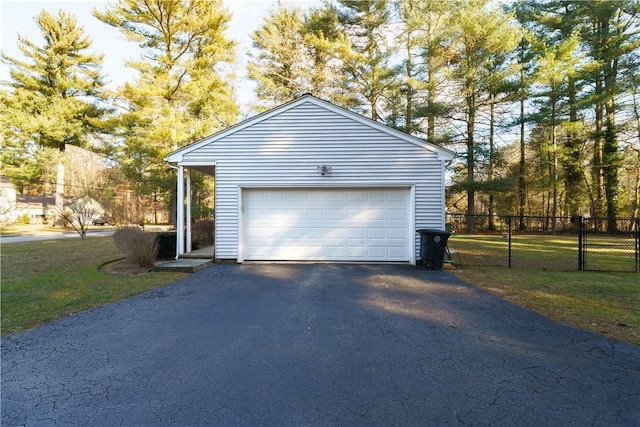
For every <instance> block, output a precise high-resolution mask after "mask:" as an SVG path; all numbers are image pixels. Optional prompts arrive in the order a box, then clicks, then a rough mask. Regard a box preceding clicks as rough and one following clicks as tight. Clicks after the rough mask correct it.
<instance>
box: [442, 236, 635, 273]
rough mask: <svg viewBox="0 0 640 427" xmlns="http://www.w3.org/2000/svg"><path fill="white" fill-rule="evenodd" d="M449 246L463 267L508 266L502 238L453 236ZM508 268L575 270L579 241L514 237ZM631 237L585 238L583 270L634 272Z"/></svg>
mask: <svg viewBox="0 0 640 427" xmlns="http://www.w3.org/2000/svg"><path fill="white" fill-rule="evenodd" d="M448 246H449V248H450V249H453V250H455V252H456V254H455V257H456V258H455V260H456V262H457V263H458V264H460V265H462V266H481V265H484V266H487V265H490V266H498V267H508V266H509V258H508V253H509V252H508V251H509V241H508V239H507V238H503V237H502V236H501V235H456V236H452V237H451V238H449V242H448ZM511 256H512V257H511V266H512V267H518V268H541V269H547V270H574V271H575V270H577V269H578V237H577V236H575V235H573V236H571V235H556V236H550V235H513V236H512V239H511ZM635 263H636V260H635V251H634V240H633V238H631V237H624V236H622V237H621V236H607V235H602V236H599V235H595V236H594V235H587V245H586V251H585V267H586V269H587V270H591V271H630V272H633V271H634V270H635Z"/></svg>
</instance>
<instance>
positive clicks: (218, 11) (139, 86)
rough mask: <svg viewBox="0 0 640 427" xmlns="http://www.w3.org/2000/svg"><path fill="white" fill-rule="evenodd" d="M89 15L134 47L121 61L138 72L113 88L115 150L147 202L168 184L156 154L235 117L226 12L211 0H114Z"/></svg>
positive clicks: (171, 176) (165, 170)
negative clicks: (119, 109)
mask: <svg viewBox="0 0 640 427" xmlns="http://www.w3.org/2000/svg"><path fill="white" fill-rule="evenodd" d="M94 15H95V16H96V17H97V18H98V19H100V20H101V21H103V22H105V23H107V24H109V25H112V26H113V27H116V28H118V29H119V30H120V31H121V32H122V33H123V34H124V35H125V36H126V37H127V38H128V39H129V40H131V41H135V42H137V43H138V44H139V46H140V48H141V49H142V55H141V59H140V60H138V61H131V62H129V63H128V65H129V66H130V67H133V68H135V69H136V70H137V71H138V76H137V77H136V79H135V81H133V82H128V83H126V84H125V85H124V86H123V87H122V88H120V90H119V97H120V98H121V100H122V101H123V102H124V105H123V108H124V112H123V113H122V114H121V116H120V118H121V120H120V128H121V131H122V136H123V137H124V147H122V149H121V150H120V153H119V155H120V160H121V164H122V167H123V171H124V172H125V174H126V175H127V177H128V178H129V179H130V180H132V181H133V182H135V184H136V186H137V189H138V190H139V191H140V192H142V193H143V194H147V195H153V197H154V200H155V199H156V198H157V196H158V194H160V195H162V196H166V195H167V194H168V193H169V192H171V191H172V190H173V188H175V187H174V183H175V174H174V173H172V172H171V171H170V169H169V168H168V167H167V165H166V162H164V161H163V159H164V157H165V156H166V155H167V154H168V153H169V152H171V151H173V150H176V149H178V148H180V147H182V146H184V145H186V144H188V143H190V142H193V141H195V140H197V139H199V138H202V137H204V136H206V135H208V134H211V133H212V132H214V131H217V130H219V129H222V128H224V127H226V126H229V125H230V124H232V123H234V122H235V120H236V118H237V114H238V108H237V105H236V103H235V101H234V99H233V87H232V83H231V80H232V76H231V73H230V72H229V71H228V69H229V68H230V64H231V63H232V62H233V61H234V59H235V56H234V51H235V45H234V44H233V42H231V41H229V40H228V39H227V38H226V37H225V35H224V32H225V30H226V29H227V25H228V23H229V20H230V19H231V17H230V14H229V13H228V12H227V11H226V9H224V8H223V6H222V4H221V2H220V1H212V0H165V1H158V2H148V1H144V0H120V1H119V2H117V3H116V4H113V5H110V6H108V8H107V10H106V11H105V12H100V11H97V10H94ZM165 201H166V202H167V203H168V202H169V199H167V198H166V199H165Z"/></svg>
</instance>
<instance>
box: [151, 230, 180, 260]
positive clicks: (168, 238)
mask: <svg viewBox="0 0 640 427" xmlns="http://www.w3.org/2000/svg"><path fill="white" fill-rule="evenodd" d="M176 239H177V237H176V232H175V231H165V232H162V233H156V242H157V244H158V258H173V257H175V256H176Z"/></svg>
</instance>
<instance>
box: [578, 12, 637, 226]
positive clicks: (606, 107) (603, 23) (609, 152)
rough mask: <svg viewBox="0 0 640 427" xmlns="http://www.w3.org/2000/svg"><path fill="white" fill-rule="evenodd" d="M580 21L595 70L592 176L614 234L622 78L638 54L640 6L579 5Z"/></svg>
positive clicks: (619, 159) (616, 208)
mask: <svg viewBox="0 0 640 427" xmlns="http://www.w3.org/2000/svg"><path fill="white" fill-rule="evenodd" d="M576 8H577V13H579V15H580V17H581V18H582V29H583V31H582V38H583V40H584V42H585V44H586V46H587V47H588V49H589V55H590V56H591V58H592V59H593V61H594V64H595V65H596V66H595V67H594V68H595V69H594V71H593V73H592V81H593V82H594V86H595V92H594V101H595V111H596V135H595V138H594V140H595V147H594V176H595V179H596V185H597V186H598V188H601V187H602V188H603V189H604V198H605V204H606V216H607V217H608V218H609V221H608V231H615V229H616V221H615V219H616V217H617V215H618V195H619V190H620V189H619V177H618V174H619V170H620V167H621V153H620V141H619V133H620V128H619V126H618V123H617V115H618V113H619V111H620V108H621V107H620V104H619V103H618V102H617V98H618V97H619V96H620V95H621V93H622V92H623V87H624V86H623V85H621V84H620V82H619V76H620V75H621V74H622V73H623V71H624V70H623V66H624V64H627V63H628V62H626V61H625V58H627V57H628V56H629V55H630V54H632V53H633V52H635V51H636V50H637V49H638V48H640V28H639V25H638V16H640V4H639V3H638V2H637V1H635V0H612V1H603V0H594V1H590V2H576ZM597 213H599V212H597Z"/></svg>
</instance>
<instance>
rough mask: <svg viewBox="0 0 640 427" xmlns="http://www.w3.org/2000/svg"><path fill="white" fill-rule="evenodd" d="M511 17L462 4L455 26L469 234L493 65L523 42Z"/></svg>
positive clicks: (471, 1)
mask: <svg viewBox="0 0 640 427" xmlns="http://www.w3.org/2000/svg"><path fill="white" fill-rule="evenodd" d="M513 20H514V16H513V15H512V14H504V13H503V12H502V11H500V10H499V9H490V8H489V2H488V1H487V0H461V1H460V2H459V4H458V8H457V10H456V12H455V13H454V14H453V20H452V22H455V23H456V31H457V34H456V35H455V38H454V44H453V50H454V58H453V59H452V61H451V62H452V67H453V68H452V77H453V79H454V81H455V82H457V86H458V87H459V96H460V98H461V99H462V102H461V114H462V120H463V121H464V122H465V124H466V130H465V145H466V191H467V214H468V216H467V231H468V232H469V233H473V232H474V231H475V227H474V221H473V217H472V215H474V214H475V213H476V212H475V196H476V188H477V187H478V183H477V182H476V178H475V172H476V167H477V164H476V163H477V162H476V151H478V149H479V147H478V146H477V141H476V132H477V129H476V125H477V119H478V114H479V113H480V111H481V109H482V108H483V107H485V106H487V105H489V103H490V102H489V94H490V92H491V85H492V82H493V74H492V73H493V72H495V71H496V70H495V67H494V64H495V63H496V61H499V59H498V58H499V57H501V56H503V55H507V54H508V53H511V52H513V51H514V50H515V49H516V47H517V46H518V43H519V42H520V39H521V34H520V32H519V28H518V26H517V25H515V23H514V22H513Z"/></svg>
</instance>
